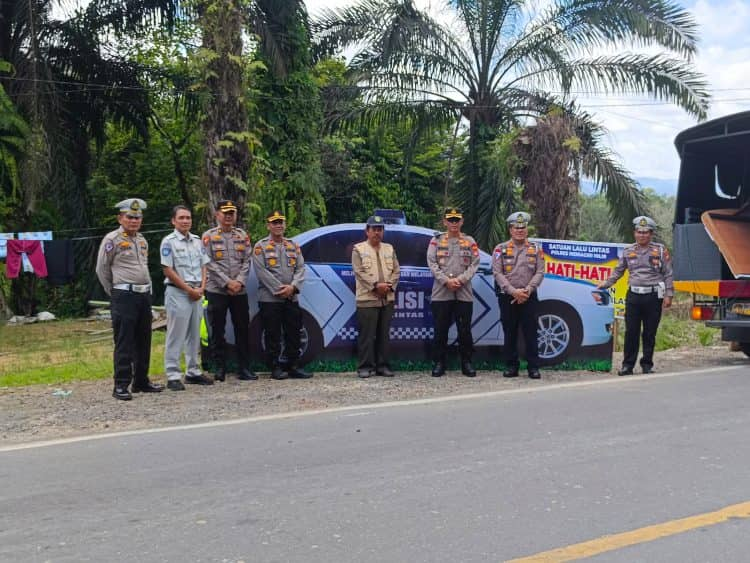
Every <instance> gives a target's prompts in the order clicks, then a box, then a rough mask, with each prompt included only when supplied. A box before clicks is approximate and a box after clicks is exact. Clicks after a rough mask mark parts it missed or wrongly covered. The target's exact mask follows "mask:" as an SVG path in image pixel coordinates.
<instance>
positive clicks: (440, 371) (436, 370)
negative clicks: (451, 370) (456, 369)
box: [432, 362, 445, 377]
mask: <svg viewBox="0 0 750 563" xmlns="http://www.w3.org/2000/svg"><path fill="white" fill-rule="evenodd" d="M444 375H445V364H444V363H443V362H435V363H434V364H432V377H442V376H444Z"/></svg>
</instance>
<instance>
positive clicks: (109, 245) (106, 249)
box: [104, 240, 115, 252]
mask: <svg viewBox="0 0 750 563" xmlns="http://www.w3.org/2000/svg"><path fill="white" fill-rule="evenodd" d="M114 247H115V245H114V244H112V241H111V240H108V241H107V244H105V245H104V252H112V249H113V248H114Z"/></svg>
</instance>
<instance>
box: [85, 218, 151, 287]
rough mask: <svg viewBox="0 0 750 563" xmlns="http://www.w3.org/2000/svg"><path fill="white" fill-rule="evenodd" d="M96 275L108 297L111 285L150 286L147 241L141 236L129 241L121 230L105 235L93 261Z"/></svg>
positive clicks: (131, 238)
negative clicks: (94, 261)
mask: <svg viewBox="0 0 750 563" xmlns="http://www.w3.org/2000/svg"><path fill="white" fill-rule="evenodd" d="M96 275H97V277H98V278H99V281H100V282H101V284H102V287H103V288H104V291H106V292H107V295H111V293H112V286H113V285H117V284H121V283H129V284H137V285H146V284H150V283H151V276H150V275H149V272H148V242H146V238H145V237H144V236H143V235H142V234H141V233H136V234H135V236H132V237H131V236H130V235H128V233H126V232H125V229H123V228H122V227H120V228H119V229H117V230H116V231H112V232H111V233H108V234H107V235H105V237H104V239H102V243H101V245H100V246H99V255H98V256H97V259H96Z"/></svg>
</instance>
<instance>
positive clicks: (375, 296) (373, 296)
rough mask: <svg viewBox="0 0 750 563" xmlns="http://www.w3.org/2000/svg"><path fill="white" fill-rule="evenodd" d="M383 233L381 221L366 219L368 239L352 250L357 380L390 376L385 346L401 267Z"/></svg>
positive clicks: (387, 340) (391, 372)
mask: <svg viewBox="0 0 750 563" xmlns="http://www.w3.org/2000/svg"><path fill="white" fill-rule="evenodd" d="M384 233H385V223H384V221H383V218H382V217H380V216H379V215H373V216H371V217H369V218H368V219H367V224H366V226H365V234H366V235H367V240H365V241H363V242H360V243H358V244H356V245H355V246H354V250H353V251H352V270H353V272H354V279H355V280H356V303H357V321H358V323H359V337H358V340H357V351H358V357H359V358H358V365H357V376H358V377H370V376H371V375H376V374H377V375H383V376H385V377H393V371H391V368H390V365H389V364H388V344H389V341H390V327H391V318H392V317H393V308H394V301H395V294H396V285H397V284H398V280H399V271H400V268H399V264H398V260H397V258H396V252H395V251H394V250H393V246H391V245H390V244H388V243H385V242H383V235H384Z"/></svg>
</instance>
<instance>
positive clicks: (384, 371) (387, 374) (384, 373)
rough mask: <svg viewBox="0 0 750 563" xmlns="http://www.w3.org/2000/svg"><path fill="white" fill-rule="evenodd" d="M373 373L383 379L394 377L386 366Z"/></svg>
mask: <svg viewBox="0 0 750 563" xmlns="http://www.w3.org/2000/svg"><path fill="white" fill-rule="evenodd" d="M375 373H377V374H378V375H382V376H383V377H393V376H394V375H395V374H394V373H393V370H392V369H391V368H389V367H388V366H381V367H379V368H378V369H377V371H376V372H375Z"/></svg>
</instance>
